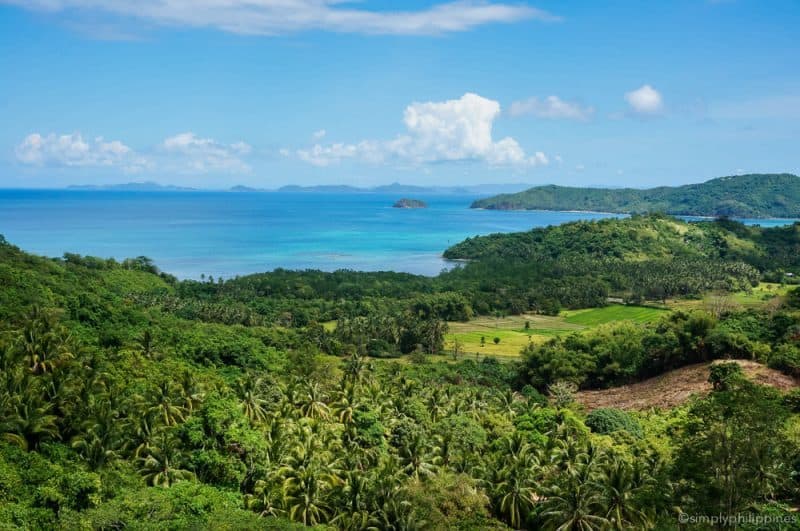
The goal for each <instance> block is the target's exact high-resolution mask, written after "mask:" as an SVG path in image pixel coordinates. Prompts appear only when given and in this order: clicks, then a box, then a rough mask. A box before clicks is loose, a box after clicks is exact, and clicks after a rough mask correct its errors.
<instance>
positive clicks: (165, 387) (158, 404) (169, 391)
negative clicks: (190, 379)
mask: <svg viewBox="0 0 800 531" xmlns="http://www.w3.org/2000/svg"><path fill="white" fill-rule="evenodd" d="M175 394H176V389H175V386H174V385H173V384H172V383H171V382H170V381H169V380H163V381H162V382H161V383H160V384H158V386H157V387H156V388H155V389H153V390H152V391H151V393H150V396H149V403H150V407H149V408H148V410H147V413H148V415H149V416H151V417H152V418H153V419H154V420H155V422H156V423H161V424H163V425H164V426H174V425H175V424H178V423H179V422H183V420H184V418H185V416H186V413H187V411H186V408H185V407H184V406H183V404H184V402H185V401H184V400H182V399H181V398H177V397H175Z"/></svg>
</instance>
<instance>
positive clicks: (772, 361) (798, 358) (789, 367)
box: [767, 345, 800, 376]
mask: <svg viewBox="0 0 800 531" xmlns="http://www.w3.org/2000/svg"><path fill="white" fill-rule="evenodd" d="M767 365H768V366H769V367H770V368H771V369H775V370H778V371H781V372H783V373H786V374H788V375H790V376H800V349H798V348H797V347H795V346H793V345H781V346H780V347H779V348H777V349H775V351H774V352H773V353H772V355H771V356H770V357H769V361H768V362H767Z"/></svg>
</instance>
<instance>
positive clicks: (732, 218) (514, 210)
mask: <svg viewBox="0 0 800 531" xmlns="http://www.w3.org/2000/svg"><path fill="white" fill-rule="evenodd" d="M470 210H486V211H493V212H561V213H564V214H600V215H605V216H636V215H642V216H646V215H650V214H655V213H656V212H644V213H642V212H604V211H602V210H548V209H542V208H485V207H470ZM663 214H664V215H665V216H671V217H675V218H699V219H711V220H714V219H720V218H727V219H731V220H733V221H741V220H767V221H769V220H773V221H789V222H792V223H796V222H798V221H800V217H796V218H783V217H779V216H754V217H742V216H708V215H701V214H671V213H669V212H664V213H663Z"/></svg>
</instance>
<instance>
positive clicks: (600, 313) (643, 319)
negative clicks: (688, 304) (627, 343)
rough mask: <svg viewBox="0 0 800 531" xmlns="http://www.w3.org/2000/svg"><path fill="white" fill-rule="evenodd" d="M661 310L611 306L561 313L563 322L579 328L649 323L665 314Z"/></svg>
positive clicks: (644, 307) (645, 307) (646, 307)
mask: <svg viewBox="0 0 800 531" xmlns="http://www.w3.org/2000/svg"><path fill="white" fill-rule="evenodd" d="M668 311H669V310H665V309H662V308H653V307H649V306H623V305H621V304H612V305H611V306H605V307H603V308H589V309H586V310H572V311H565V312H563V314H562V315H563V316H564V321H565V322H567V323H570V324H575V325H581V326H587V327H588V326H598V325H602V324H606V323H613V322H617V321H633V322H636V323H649V322H652V321H657V320H658V319H660V318H661V317H662V316H663V315H664V314H665V313H666V312H668Z"/></svg>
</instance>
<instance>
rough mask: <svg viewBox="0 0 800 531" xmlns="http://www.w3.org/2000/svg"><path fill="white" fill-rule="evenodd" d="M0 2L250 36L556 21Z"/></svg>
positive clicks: (468, 11) (180, 2)
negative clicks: (212, 29)
mask: <svg viewBox="0 0 800 531" xmlns="http://www.w3.org/2000/svg"><path fill="white" fill-rule="evenodd" d="M0 3H5V4H12V5H17V6H21V7H25V8H29V9H38V10H44V11H49V12H62V11H67V10H72V11H75V12H80V13H84V14H88V15H89V16H91V15H96V14H97V13H105V14H109V15H114V16H122V17H132V18H136V19H141V20H145V21H149V22H154V23H157V24H162V25H169V26H187V27H196V28H214V29H218V30H221V31H226V32H231V33H240V34H251V35H276V34H285V33H290V32H295V31H306V30H326V31H335V32H341V33H366V34H390V35H430V34H441V33H448V32H456V31H466V30H469V29H472V28H474V27H476V26H480V25H483V24H489V23H511V22H518V21H521V20H529V19H536V20H543V21H553V20H558V17H555V16H553V15H550V14H549V13H547V12H545V11H542V10H540V9H536V8H533V7H530V6H527V5H525V4H521V3H516V2H514V3H508V4H504V3H493V2H489V1H487V0H456V1H453V2H445V3H439V4H434V5H432V6H430V7H426V8H421V9H416V10H413V9H406V10H402V9H400V10H377V9H375V10H370V9H366V8H364V7H362V6H361V5H358V4H360V2H358V1H356V0H191V1H189V0H137V1H131V0H0ZM348 4H356V5H357V7H351V6H348Z"/></svg>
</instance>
